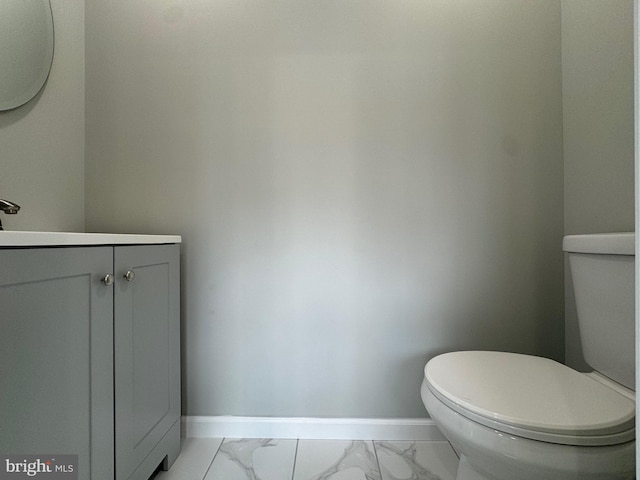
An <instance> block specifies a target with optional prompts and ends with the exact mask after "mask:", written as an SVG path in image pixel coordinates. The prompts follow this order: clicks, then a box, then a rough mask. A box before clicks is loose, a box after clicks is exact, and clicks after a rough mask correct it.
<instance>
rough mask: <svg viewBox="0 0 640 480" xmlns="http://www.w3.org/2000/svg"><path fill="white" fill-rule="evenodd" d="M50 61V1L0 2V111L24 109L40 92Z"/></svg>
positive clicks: (51, 37)
mask: <svg viewBox="0 0 640 480" xmlns="http://www.w3.org/2000/svg"><path fill="white" fill-rule="evenodd" d="M52 61H53V15H52V13H51V4H50V3H49V0H0V110H11V109H13V108H17V107H19V106H20V105H24V104H25V103H27V102H28V101H29V100H31V99H32V98H33V97H35V96H36V94H37V93H38V92H39V91H40V89H41V88H42V86H43V85H44V83H45V82H46V81H47V77H48V76H49V70H51V62H52Z"/></svg>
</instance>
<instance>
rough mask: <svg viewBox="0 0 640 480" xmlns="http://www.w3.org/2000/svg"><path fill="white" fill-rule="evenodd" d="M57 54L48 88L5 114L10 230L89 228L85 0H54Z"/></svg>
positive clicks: (0, 121)
mask: <svg viewBox="0 0 640 480" xmlns="http://www.w3.org/2000/svg"><path fill="white" fill-rule="evenodd" d="M51 4H52V11H53V17H54V28H55V53H54V57H53V65H52V69H51V74H50V76H49V80H48V81H47V83H46V85H45V88H44V90H42V92H41V93H40V94H39V95H38V96H37V97H36V98H34V99H33V100H31V101H30V102H29V103H28V104H26V105H24V106H22V107H20V108H18V109H15V110H11V111H8V112H0V198H6V199H8V200H12V201H14V202H16V203H18V204H19V205H20V206H21V207H22V210H21V211H20V213H19V214H18V215H14V216H10V217H9V216H5V215H4V214H0V215H2V218H1V220H2V222H3V224H4V227H5V229H7V230H45V231H82V230H83V228H84V2H82V1H79V0H74V1H70V0H51Z"/></svg>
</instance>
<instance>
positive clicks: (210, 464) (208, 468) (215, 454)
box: [202, 438, 225, 480]
mask: <svg viewBox="0 0 640 480" xmlns="http://www.w3.org/2000/svg"><path fill="white" fill-rule="evenodd" d="M224 441H225V438H223V439H222V442H220V445H218V448H216V452H215V453H214V454H213V457H212V458H211V462H209V466H208V467H207V471H206V472H204V476H203V477H202V480H204V479H205V478H207V475H209V470H211V467H212V466H213V461H214V460H215V459H216V457H217V456H218V452H219V451H220V447H222V444H223V443H224Z"/></svg>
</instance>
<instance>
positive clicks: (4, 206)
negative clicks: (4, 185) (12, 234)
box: [0, 198, 20, 230]
mask: <svg viewBox="0 0 640 480" xmlns="http://www.w3.org/2000/svg"><path fill="white" fill-rule="evenodd" d="M18 210H20V205H16V204H15V203H13V202H10V201H9V200H2V199H1V198H0V211H2V212H4V213H6V214H7V215H15V214H16V213H18ZM0 230H4V228H2V221H0Z"/></svg>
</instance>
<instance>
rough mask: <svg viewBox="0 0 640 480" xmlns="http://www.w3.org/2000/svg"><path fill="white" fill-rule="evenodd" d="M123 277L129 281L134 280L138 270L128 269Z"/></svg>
mask: <svg viewBox="0 0 640 480" xmlns="http://www.w3.org/2000/svg"><path fill="white" fill-rule="evenodd" d="M123 277H124V279H125V280H126V281H127V282H133V279H134V278H136V272H134V271H133V270H127V273H125V274H124V275H123Z"/></svg>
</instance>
